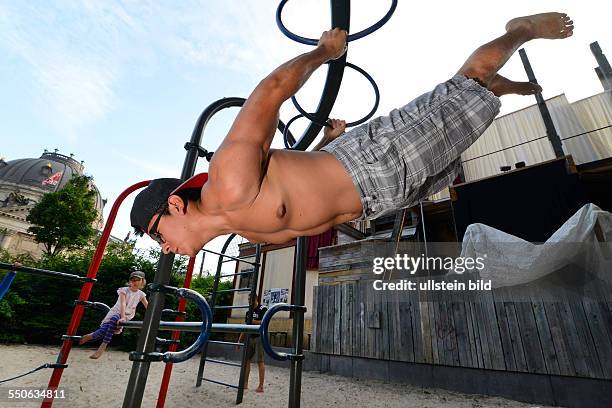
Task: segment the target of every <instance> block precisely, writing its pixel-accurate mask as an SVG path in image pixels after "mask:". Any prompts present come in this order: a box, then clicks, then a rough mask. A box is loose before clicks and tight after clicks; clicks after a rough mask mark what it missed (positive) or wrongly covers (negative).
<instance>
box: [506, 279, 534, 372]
mask: <svg viewBox="0 0 612 408" xmlns="http://www.w3.org/2000/svg"><path fill="white" fill-rule="evenodd" d="M505 294H506V301H505V302H504V309H505V310H506V316H507V317H508V329H509V330H510V341H511V342H512V352H513V354H514V363H515V364H516V370H517V371H521V372H529V367H527V358H526V356H525V349H524V347H523V337H522V336H521V328H520V326H519V320H518V316H517V312H516V302H515V301H514V300H515V299H517V298H516V294H514V293H513V292H512V291H511V290H509V289H506V293H505Z"/></svg>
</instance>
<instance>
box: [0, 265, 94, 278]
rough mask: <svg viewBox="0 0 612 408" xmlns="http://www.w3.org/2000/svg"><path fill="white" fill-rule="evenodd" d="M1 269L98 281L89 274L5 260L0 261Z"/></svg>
mask: <svg viewBox="0 0 612 408" xmlns="http://www.w3.org/2000/svg"><path fill="white" fill-rule="evenodd" d="M0 269H5V270H7V271H15V272H24V273H29V274H32V275H39V276H49V277H53V278H59V279H66V280H72V281H81V282H83V281H85V282H95V281H96V280H95V279H92V278H88V277H87V276H79V275H74V274H72V273H64V272H57V271H49V270H47V269H38V268H30V267H27V266H21V265H19V266H18V265H15V264H10V263H5V262H0Z"/></svg>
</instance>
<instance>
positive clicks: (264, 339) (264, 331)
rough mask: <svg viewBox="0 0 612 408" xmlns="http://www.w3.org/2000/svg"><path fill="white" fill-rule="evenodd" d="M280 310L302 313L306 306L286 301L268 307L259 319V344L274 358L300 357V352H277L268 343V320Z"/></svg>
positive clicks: (282, 359)
mask: <svg viewBox="0 0 612 408" xmlns="http://www.w3.org/2000/svg"><path fill="white" fill-rule="evenodd" d="M280 311H287V312H298V313H304V312H305V311H306V306H296V305H288V304H286V303H277V304H275V305H273V306H272V307H270V308H269V309H268V311H267V312H266V314H265V315H264V317H263V319H261V324H260V326H259V334H260V336H261V345H262V346H263V349H264V350H265V351H266V353H268V355H269V356H270V357H272V358H273V359H275V360H279V361H285V360H291V359H299V358H302V357H303V356H302V355H301V354H289V353H277V352H276V351H274V349H273V348H272V345H271V344H270V338H269V326H270V321H271V320H272V317H273V316H274V315H275V314H276V313H278V312H280Z"/></svg>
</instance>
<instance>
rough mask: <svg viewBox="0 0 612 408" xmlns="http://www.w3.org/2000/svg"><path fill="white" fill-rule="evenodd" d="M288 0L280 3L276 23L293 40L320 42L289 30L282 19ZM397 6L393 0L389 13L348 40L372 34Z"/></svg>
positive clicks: (384, 22) (350, 36) (382, 24)
mask: <svg viewBox="0 0 612 408" xmlns="http://www.w3.org/2000/svg"><path fill="white" fill-rule="evenodd" d="M288 1H289V0H281V2H280V4H279V5H278V8H277V9H276V25H278V28H279V29H280V30H281V32H282V33H283V34H285V35H286V36H287V37H289V38H290V39H292V40H293V41H296V42H299V43H301V44H306V45H317V44H318V43H319V40H318V39H314V38H306V37H302V36H300V35H297V34H294V33H292V32H291V31H289V29H288V28H287V27H285V24H284V23H283V19H282V13H283V8H284V7H285V4H286V3H287V2H288ZM396 8H397V0H392V1H391V7H390V8H389V11H387V14H385V15H384V16H383V18H381V19H380V20H378V21H377V22H376V23H375V24H372V25H371V26H370V27H368V28H366V29H364V30H361V31H359V32H357V33H355V34H351V35H349V36H348V38H347V41H348V42H351V41H355V40H358V39H360V38H363V37H365V36H367V35H370V34H372V33H373V32H374V31H376V30H378V29H379V28H381V27H382V26H384V25H385V24H386V23H387V21H389V19H390V18H391V16H392V15H393V13H394V12H395V9H396Z"/></svg>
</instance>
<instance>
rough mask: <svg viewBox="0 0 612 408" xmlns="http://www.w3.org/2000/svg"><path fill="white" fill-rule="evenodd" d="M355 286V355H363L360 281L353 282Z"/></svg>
mask: <svg viewBox="0 0 612 408" xmlns="http://www.w3.org/2000/svg"><path fill="white" fill-rule="evenodd" d="M351 286H352V287H353V299H354V301H353V355H354V356H357V357H360V356H361V298H360V296H359V283H358V282H352V283H351Z"/></svg>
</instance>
